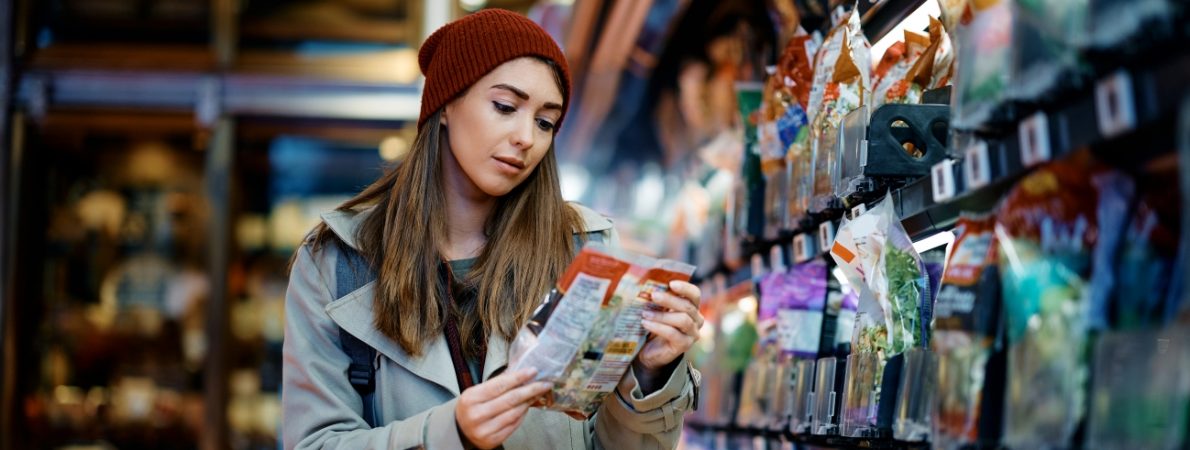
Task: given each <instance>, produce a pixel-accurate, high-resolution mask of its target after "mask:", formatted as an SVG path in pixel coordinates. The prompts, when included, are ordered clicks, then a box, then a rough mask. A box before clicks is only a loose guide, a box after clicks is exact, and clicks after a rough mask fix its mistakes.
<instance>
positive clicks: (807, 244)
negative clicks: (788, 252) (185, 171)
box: [793, 233, 814, 264]
mask: <svg viewBox="0 0 1190 450" xmlns="http://www.w3.org/2000/svg"><path fill="white" fill-rule="evenodd" d="M813 256H814V248H813V244H812V242H811V241H810V240H809V239H806V234H805V233H801V234H798V235H797V236H794V237H793V260H794V261H795V262H797V263H799V264H800V263H803V262H806V261H808V260H809V259H810V258H812V257H813Z"/></svg>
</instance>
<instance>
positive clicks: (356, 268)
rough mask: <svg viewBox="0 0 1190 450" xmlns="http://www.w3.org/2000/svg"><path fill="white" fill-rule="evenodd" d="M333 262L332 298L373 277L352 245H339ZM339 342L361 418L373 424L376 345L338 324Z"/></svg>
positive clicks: (374, 414) (374, 424)
mask: <svg viewBox="0 0 1190 450" xmlns="http://www.w3.org/2000/svg"><path fill="white" fill-rule="evenodd" d="M339 254H340V256H339V261H338V263H336V264H335V298H336V299H340V298H343V297H344V296H346V295H347V294H350V293H352V292H354V291H355V290H356V289H359V288H360V287H362V286H363V285H365V284H368V282H370V281H372V280H373V279H375V278H376V275H375V274H374V273H372V270H371V268H369V267H368V264H367V262H366V261H364V258H363V256H361V255H360V254H359V252H357V251H355V250H354V249H351V248H348V247H347V246H342V248H341V251H340V253H339ZM339 346H340V347H342V348H343V353H346V354H347V356H348V357H350V358H351V363H350V364H348V366H347V379H348V380H350V381H351V387H353V388H355V392H357V393H359V396H360V398H361V399H362V400H363V403H364V411H363V413H364V414H363V415H364V421H365V422H367V423H368V426H370V427H376V426H377V423H376V402H375V396H376V366H375V361H376V349H374V348H372V346H371V345H368V344H366V343H364V341H361V340H359V338H357V337H355V335H353V334H351V333H348V332H347V330H344V329H343V328H339Z"/></svg>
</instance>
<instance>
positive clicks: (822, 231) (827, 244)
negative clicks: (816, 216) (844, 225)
mask: <svg viewBox="0 0 1190 450" xmlns="http://www.w3.org/2000/svg"><path fill="white" fill-rule="evenodd" d="M833 245H835V223H834V222H831V221H829V220H828V221H826V222H822V225H819V226H818V248H821V249H823V250H828V249H830V248H831V246H833Z"/></svg>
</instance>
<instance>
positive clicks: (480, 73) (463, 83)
mask: <svg viewBox="0 0 1190 450" xmlns="http://www.w3.org/2000/svg"><path fill="white" fill-rule="evenodd" d="M522 56H539V57H542V58H545V59H548V60H550V61H553V62H554V64H556V65H557V66H558V69H559V71H560V72H561V74H562V84H563V87H564V89H563V90H562V105H563V108H565V107H567V106H569V105H570V102H569V100H570V69H569V67H567V65H566V56H565V55H563V54H562V49H560V48H558V44H557V43H555V42H554V39H553V38H552V37H550V35H549V33H546V32H545V30H543V29H541V27H540V26H538V25H537V24H536V23H534V22H533V21H532V20H529V18H528V17H525V16H522V15H520V14H517V13H514V12H512V11H506V10H503V9H485V10H483V11H480V12H477V13H474V14H471V15H468V16H466V17H463V18H462V19H459V20H456V21H454V22H451V23H448V24H446V25H444V26H442V28H439V29H438V30H437V31H435V32H434V34H431V35H430V37H429V38H426V41H425V42H424V43H422V45H421V50H419V51H418V54H417V63H418V65H419V66H421V73H422V74H424V75H425V76H426V84H425V90H424V91H423V92H422V94H421V117H419V118H418V119H417V129H418V130H419V131H420V130H421V128H422V125H425V123H426V120H427V119H429V117H430V115H432V114H434V112H435V111H438V110H439V109H441V108H442V107H444V106H446V104H447V103H450V101H451V100H454V98H455V97H457V96H459V94H462V93H463V91H466V90H467V88H469V87H471V85H472V84H475V82H476V81H479V79H480V78H483V77H484V76H485V75H487V74H488V72H491V71H492V69H495V68H496V67H497V66H499V65H501V64H504V63H505V62H508V61H510V60H513V59H516V58H520V57H522ZM565 115H566V111H565V109H563V111H562V116H559V117H558V123H557V124H556V125H557V126H561V125H562V118H563V117H565ZM556 129H557V128H555V130H556Z"/></svg>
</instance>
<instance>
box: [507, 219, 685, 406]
mask: <svg viewBox="0 0 1190 450" xmlns="http://www.w3.org/2000/svg"><path fill="white" fill-rule="evenodd" d="M693 273H694V266H691V265H689V264H684V263H680V262H676V261H669V260H654V259H652V258H647V257H644V256H639V255H633V254H630V253H627V252H624V251H621V250H617V249H610V248H608V247H606V246H604V245H602V244H599V243H588V244H587V245H586V246H584V247H583V249H582V251H581V252H579V254H578V256H577V257H575V259H574V262H572V263H571V264H570V266H569V267H567V268H566V272H565V273H564V274H563V276H562V279H561V280H559V281H558V286H557V287H556V288H554V289H553V290H551V291H550V293H549V294H547V295H546V299H545V301H544V302H543V303H542V305H541V306H540V307H539V308H538V309H537V311H536V312H534V314H533V317H532V318H531V319H530V320H529V322H528V323H527V324H526V325H525V326H524V327H523V328H522V329H521V331H520V332H519V333H517V336H516V338H515V339H514V340H513V342H512V345H511V348H510V350H509V352H510V355H509V368H510V370H518V369H521V368H525V367H535V368H537V377H536V380H537V381H543V380H544V381H550V382H553V383H554V389H553V390H552V391H551V392H550V393H549V394H547V395H546V396H545V398H544V400H543V403H542V404H541V405H540V406H543V407H546V408H548V409H552V410H558V411H563V412H566V413H567V414H569V415H571V416H572V417H576V418H588V417H590V416H591V415H592V414H594V413H595V411H596V410H597V409H598V408H599V404H600V402H601V401H602V400H603V397H604V396H606V395H607V394H608V393H609V392H611V391H612V389H615V387H616V385H617V384H619V382H620V378H622V377H623V376H624V372H626V371H627V370H628V367H629V365H630V364H631V363H632V360H633V359H634V358H636V354H637V353H638V352H639V351H640V349H641V347H642V346H643V345H644V343H645V340H646V338H647V337H648V336H647V332H646V331H645V329H644V328H642V327H641V313H642V312H643V311H644V310H645V308H653V307H654V306H653V303H652V300H651V299H652V295H653V293H655V292H667V291H668V290H669V282H670V281H674V280H681V281H686V280H689V279H690V276H691V275H692V274H693Z"/></svg>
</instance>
